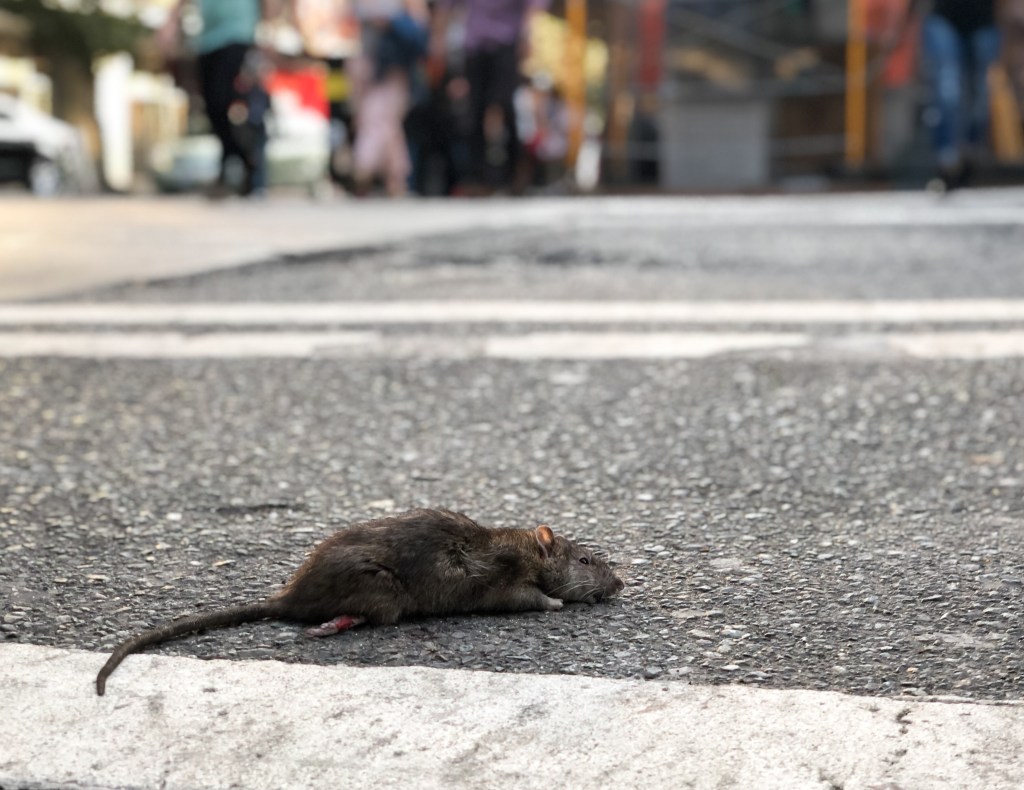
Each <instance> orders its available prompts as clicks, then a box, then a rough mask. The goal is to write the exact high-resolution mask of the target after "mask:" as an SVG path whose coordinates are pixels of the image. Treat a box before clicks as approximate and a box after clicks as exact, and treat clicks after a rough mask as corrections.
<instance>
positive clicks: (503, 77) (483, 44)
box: [431, 0, 548, 191]
mask: <svg viewBox="0 0 1024 790" xmlns="http://www.w3.org/2000/svg"><path fill="white" fill-rule="evenodd" d="M547 6H548V0H439V3H438V7H437V13H436V15H435V24H434V34H433V37H432V42H431V56H432V59H434V60H435V61H440V60H444V59H447V55H448V53H447V32H448V26H449V25H450V24H451V19H452V15H453V13H454V12H455V11H456V10H457V9H460V8H463V9H464V10H465V45H464V50H465V58H466V63H465V72H466V79H467V80H468V81H469V90H470V107H471V113H472V126H471V130H470V140H469V149H470V168H471V178H472V180H473V182H474V183H473V188H474V189H479V190H483V191H492V190H495V189H505V188H508V187H509V186H511V184H512V183H513V179H514V178H515V173H516V167H517V161H518V157H519V153H520V144H519V139H518V135H517V130H516V117H515V102H514V96H515V92H516V88H517V87H518V86H519V83H520V68H521V65H522V62H523V60H525V59H526V57H527V56H528V55H529V48H530V27H531V22H532V19H533V17H534V15H535V14H537V13H540V12H541V11H543V10H545V9H546V8H547ZM435 70H436V69H435Z"/></svg>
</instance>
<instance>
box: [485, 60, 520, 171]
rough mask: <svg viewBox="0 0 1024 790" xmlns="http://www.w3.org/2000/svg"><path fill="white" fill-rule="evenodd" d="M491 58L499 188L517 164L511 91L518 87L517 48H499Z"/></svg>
mask: <svg viewBox="0 0 1024 790" xmlns="http://www.w3.org/2000/svg"><path fill="white" fill-rule="evenodd" d="M494 54H495V58H494V79H493V90H492V94H491V101H492V102H493V104H494V105H495V106H497V107H498V108H499V110H500V111H501V114H502V124H503V133H504V162H503V164H502V166H501V167H500V169H499V172H500V185H501V186H503V187H508V186H510V185H511V184H512V183H513V181H514V179H515V174H516V168H517V165H518V162H519V150H520V144H519V130H518V129H517V128H516V107H515V92H516V87H517V86H518V84H519V46H518V45H517V44H509V45H507V46H503V47H501V48H499V49H498V50H497V51H496V52H495V53H494Z"/></svg>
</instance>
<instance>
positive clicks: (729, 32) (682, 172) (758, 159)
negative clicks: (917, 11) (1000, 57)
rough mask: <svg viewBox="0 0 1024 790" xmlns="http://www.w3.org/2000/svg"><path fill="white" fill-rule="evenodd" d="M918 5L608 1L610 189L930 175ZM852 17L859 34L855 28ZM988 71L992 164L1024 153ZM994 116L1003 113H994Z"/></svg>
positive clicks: (863, 0)
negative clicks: (912, 21) (891, 44)
mask: <svg viewBox="0 0 1024 790" xmlns="http://www.w3.org/2000/svg"><path fill="white" fill-rule="evenodd" d="M908 1H909V0H849V2H848V1H847V0H607V2H604V3H595V5H600V6H602V7H603V9H602V12H601V15H602V17H603V19H604V24H605V34H606V36H607V39H608V42H609V50H610V53H611V54H610V64H609V78H608V79H609V82H608V101H607V106H608V116H607V117H608V126H607V133H606V140H607V145H606V151H605V171H606V180H608V181H610V182H611V183H613V184H619V185H630V184H638V183H639V184H646V185H648V186H660V187H662V188H666V189H672V190H735V189H743V190H758V189H765V188H776V187H779V186H783V187H786V186H792V187H795V188H814V187H823V186H826V185H828V184H829V183H831V182H832V181H834V180H836V179H846V178H849V177H858V178H872V179H879V180H882V179H884V180H888V181H892V180H896V181H913V180H915V179H917V178H922V177H923V176H922V174H923V173H925V172H927V170H928V167H929V163H928V158H929V155H930V154H929V151H928V143H927V139H926V136H925V135H924V134H923V131H922V127H921V123H920V120H921V114H922V111H923V108H924V106H925V102H926V99H927V94H926V93H925V90H924V88H923V86H922V82H921V80H920V71H919V58H918V52H917V47H916V40H914V39H915V37H914V36H913V35H911V36H910V37H908V38H907V39H906V40H905V41H904V42H903V43H902V45H901V46H900V47H899V48H898V49H897V50H896V51H895V53H892V52H890V51H889V50H886V49H883V46H882V44H883V42H885V41H888V40H889V39H890V38H891V37H892V35H893V34H894V33H895V31H896V29H897V28H898V27H899V24H900V21H901V20H902V18H903V16H904V15H905V12H906V8H907V5H908ZM853 14H856V15H857V16H856V20H855V23H856V24H857V26H858V28H859V30H860V32H858V30H851V26H850V23H851V19H853V18H854V17H853V16H852V15H853ZM999 76H1000V75H999V74H998V73H997V74H993V81H992V84H993V85H994V87H995V92H994V96H993V120H994V122H995V123H994V124H993V145H992V154H993V162H994V163H996V164H999V163H1003V164H1012V163H1014V162H1017V161H1018V160H1019V158H1020V156H1021V145H1020V144H1019V138H1020V133H1019V132H1020V118H1019V113H1018V112H1017V109H1016V107H1015V106H1014V105H1013V102H1012V97H1011V96H1009V93H1008V91H1007V90H1005V86H1001V84H1000V80H999ZM997 116H999V117H997Z"/></svg>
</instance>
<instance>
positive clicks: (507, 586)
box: [96, 509, 623, 696]
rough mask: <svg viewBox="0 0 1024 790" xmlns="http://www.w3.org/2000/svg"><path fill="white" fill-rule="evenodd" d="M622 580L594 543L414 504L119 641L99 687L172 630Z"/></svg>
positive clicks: (575, 589)
mask: <svg viewBox="0 0 1024 790" xmlns="http://www.w3.org/2000/svg"><path fill="white" fill-rule="evenodd" d="M622 587H623V584H622V581H621V580H620V579H619V578H618V577H617V576H616V575H615V573H614V572H613V571H612V569H611V567H610V566H609V565H608V563H607V562H605V561H604V560H603V559H601V558H600V557H597V556H596V555H595V554H594V553H593V552H592V551H591V550H589V549H587V548H585V547H584V546H581V545H580V544H578V543H575V542H573V541H571V540H568V539H566V538H564V537H561V536H556V535H555V534H554V533H553V532H552V531H551V529H550V528H548V527H547V526H546V525H541V526H539V527H537V528H536V529H515V528H504V529H490V528H487V527H482V526H480V525H479V524H477V523H476V522H475V521H473V520H472V519H471V518H469V517H468V516H465V515H463V514H462V513H453V512H451V511H448V510H425V509H420V510H412V511H409V512H408V513H403V514H401V515H397V516H390V517H388V518H381V519H374V520H372V521H365V522H362V523H358V524H353V525H351V526H350V527H348V528H347V529H343V530H340V531H338V532H336V533H334V534H333V535H331V536H330V537H328V538H327V539H326V540H324V541H323V542H321V543H320V544H319V545H318V546H317V547H316V548H315V549H314V550H313V552H312V553H311V554H310V555H309V557H308V558H307V559H306V561H305V562H304V563H303V564H302V566H301V567H299V569H298V570H297V571H296V572H295V574H294V575H293V576H292V578H291V580H290V581H289V582H288V583H287V584H286V585H285V587H284V589H282V590H281V591H280V592H279V593H277V594H275V595H273V596H271V597H270V598H268V599H266V600H264V601H259V602H256V603H251V604H243V605H240V606H233V607H228V608H225V609H217V610H214V611H211V612H203V613H199V614H193V615H189V616H186V617H183V618H181V619H178V620H174V621H172V622H170V623H166V624H164V625H161V626H158V627H156V628H153V629H150V630H148V631H143V632H141V633H139V634H137V635H135V636H133V637H131V638H129V639H127V640H125V641H124V642H122V643H121V644H120V645H118V647H117V648H116V649H115V650H114V652H113V653H112V654H111V656H110V658H109V659H108V660H107V662H106V664H104V665H103V668H102V669H101V670H100V671H99V674H98V675H97V676H96V693H97V694H99V695H101V696H102V695H103V693H104V691H105V688H106V681H107V678H108V677H109V676H110V674H111V673H112V672H113V671H114V670H115V669H116V668H117V666H118V664H120V663H121V661H123V660H124V659H125V657H126V656H128V655H130V654H132V653H135V652H138V651H140V650H142V649H143V648H145V647H148V646H149V645H154V644H157V643H159V642H163V641H165V640H168V639H173V638H174V637H177V636H181V635H183V634H188V633H191V632H193V631H200V630H203V629H207V628H220V627H225V626H235V625H240V624H242V623H247V622H251V621H254V620H263V619H275V620H298V621H302V622H306V623H322V625H320V626H318V627H315V628H310V629H307V631H306V633H307V634H308V635H310V636H327V635H329V634H333V633H337V632H339V631H343V630H346V629H348V628H351V627H352V626H355V625H359V624H360V623H363V622H366V623H370V624H373V625H377V624H389V623H396V622H398V621H400V620H405V619H409V618H414V617H431V616H438V615H449V614H466V613H470V612H523V611H531V610H550V611H557V610H559V609H561V608H562V604H563V602H565V601H585V602H587V603H597V602H598V601H600V600H602V599H603V598H606V597H608V596H611V595H615V594H616V593H617V592H619V591H620V590H621V589H622Z"/></svg>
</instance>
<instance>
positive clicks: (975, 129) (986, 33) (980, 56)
mask: <svg viewBox="0 0 1024 790" xmlns="http://www.w3.org/2000/svg"><path fill="white" fill-rule="evenodd" d="M999 44H1000V37H999V30H998V29H997V28H995V27H985V28H981V29H980V30H976V31H974V33H973V35H972V36H971V66H972V77H973V96H972V102H971V125H970V129H969V131H968V141H969V142H971V143H972V144H974V145H983V144H985V142H986V140H987V137H988V126H989V89H988V72H989V69H990V68H991V67H992V64H994V63H995V62H996V60H997V59H998V58H999Z"/></svg>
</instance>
